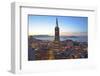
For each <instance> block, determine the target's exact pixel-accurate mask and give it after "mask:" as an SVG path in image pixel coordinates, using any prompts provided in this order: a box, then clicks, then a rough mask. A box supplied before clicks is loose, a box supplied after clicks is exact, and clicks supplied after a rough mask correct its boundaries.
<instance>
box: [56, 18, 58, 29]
mask: <svg viewBox="0 0 100 76" xmlns="http://www.w3.org/2000/svg"><path fill="white" fill-rule="evenodd" d="M56 27H58V19H57V18H56Z"/></svg>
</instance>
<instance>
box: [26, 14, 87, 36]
mask: <svg viewBox="0 0 100 76" xmlns="http://www.w3.org/2000/svg"><path fill="white" fill-rule="evenodd" d="M56 18H57V19H58V25H59V27H60V35H61V36H62V35H64V36H87V31H88V18H87V17H76V16H36V15H29V16H28V23H29V35H53V36H54V27H55V25H56Z"/></svg>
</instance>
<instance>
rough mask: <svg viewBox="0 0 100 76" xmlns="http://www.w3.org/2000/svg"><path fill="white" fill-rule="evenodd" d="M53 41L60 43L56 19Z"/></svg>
mask: <svg viewBox="0 0 100 76" xmlns="http://www.w3.org/2000/svg"><path fill="white" fill-rule="evenodd" d="M55 41H60V37H59V26H58V19H57V18H56V27H55Z"/></svg>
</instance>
